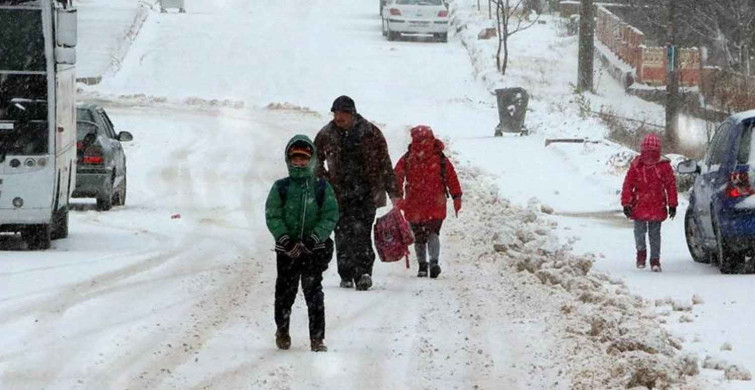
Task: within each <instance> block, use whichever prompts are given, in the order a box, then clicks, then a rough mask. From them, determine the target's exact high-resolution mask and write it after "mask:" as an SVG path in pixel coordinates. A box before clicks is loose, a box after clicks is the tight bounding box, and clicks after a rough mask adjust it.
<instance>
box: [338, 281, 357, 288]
mask: <svg viewBox="0 0 755 390" xmlns="http://www.w3.org/2000/svg"><path fill="white" fill-rule="evenodd" d="M339 286H341V288H354V282H353V281H351V280H342V281H341V284H340V285H339Z"/></svg>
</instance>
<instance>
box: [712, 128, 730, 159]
mask: <svg viewBox="0 0 755 390" xmlns="http://www.w3.org/2000/svg"><path fill="white" fill-rule="evenodd" d="M730 130H731V122H724V123H723V124H722V125H721V126H720V127H719V128H718V130H716V135H715V136H713V142H712V143H711V148H710V155H709V156H708V164H709V165H718V164H721V162H723V159H724V155H725V154H726V147H727V146H728V143H729V142H728V141H729V134H730V133H731V131H730Z"/></svg>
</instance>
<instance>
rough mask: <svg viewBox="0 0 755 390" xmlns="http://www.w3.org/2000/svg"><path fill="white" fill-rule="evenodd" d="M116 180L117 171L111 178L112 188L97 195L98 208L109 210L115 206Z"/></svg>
mask: <svg viewBox="0 0 755 390" xmlns="http://www.w3.org/2000/svg"><path fill="white" fill-rule="evenodd" d="M114 182H115V172H113V176H112V177H111V178H110V190H109V191H108V192H106V193H105V194H102V195H101V196H98V197H97V210H99V211H108V210H110V209H111V208H113V196H114V194H115V188H114V187H113V183H114Z"/></svg>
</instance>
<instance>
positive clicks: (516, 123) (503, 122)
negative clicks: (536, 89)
mask: <svg viewBox="0 0 755 390" xmlns="http://www.w3.org/2000/svg"><path fill="white" fill-rule="evenodd" d="M495 95H496V100H497V102H498V119H499V123H498V126H496V128H495V136H496V137H500V136H502V135H503V133H519V134H520V135H525V134H527V129H526V128H525V127H524V117H525V115H526V114H527V103H529V101H530V95H529V93H527V90H525V89H524V88H519V87H516V88H501V89H496V90H495Z"/></svg>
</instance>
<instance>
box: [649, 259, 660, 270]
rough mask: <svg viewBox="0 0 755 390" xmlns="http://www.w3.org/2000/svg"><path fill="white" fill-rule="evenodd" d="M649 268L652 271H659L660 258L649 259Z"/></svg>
mask: <svg viewBox="0 0 755 390" xmlns="http://www.w3.org/2000/svg"><path fill="white" fill-rule="evenodd" d="M650 269H651V270H652V271H653V272H661V259H650Z"/></svg>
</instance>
